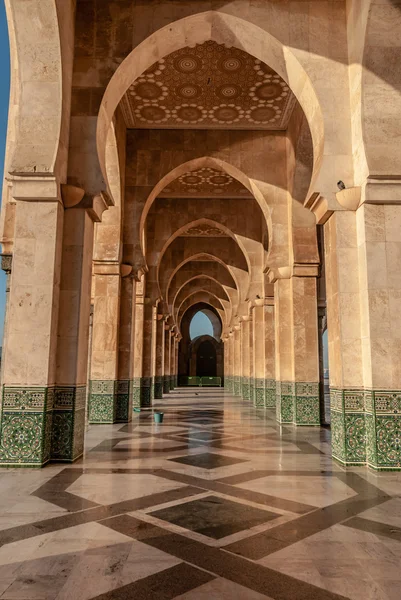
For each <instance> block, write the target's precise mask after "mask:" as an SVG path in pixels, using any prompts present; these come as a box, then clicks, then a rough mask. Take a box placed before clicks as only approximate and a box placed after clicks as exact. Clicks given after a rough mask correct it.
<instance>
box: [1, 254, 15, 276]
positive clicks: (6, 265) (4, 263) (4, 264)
mask: <svg viewBox="0 0 401 600" xmlns="http://www.w3.org/2000/svg"><path fill="white" fill-rule="evenodd" d="M0 256H1V268H2V270H3V271H4V272H5V273H7V275H9V274H10V273H11V269H12V264H13V255H12V254H0Z"/></svg>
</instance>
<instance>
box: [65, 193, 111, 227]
mask: <svg viewBox="0 0 401 600" xmlns="http://www.w3.org/2000/svg"><path fill="white" fill-rule="evenodd" d="M60 188H61V198H62V201H63V205H64V208H65V209H66V210H67V209H69V208H82V209H85V210H86V211H87V213H88V215H89V216H90V218H91V219H92V221H93V222H94V223H100V222H101V220H102V214H103V213H104V211H105V210H107V209H108V208H109V206H110V205H112V204H110V203H111V200H110V196H108V195H107V194H104V193H103V192H100V193H99V194H96V195H93V194H87V193H86V192H85V190H84V189H83V188H80V187H78V186H75V185H70V184H62V185H61V186H60Z"/></svg>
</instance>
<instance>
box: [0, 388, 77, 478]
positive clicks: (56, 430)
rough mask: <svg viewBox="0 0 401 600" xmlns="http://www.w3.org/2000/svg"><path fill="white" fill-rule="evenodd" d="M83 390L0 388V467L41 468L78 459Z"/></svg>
mask: <svg viewBox="0 0 401 600" xmlns="http://www.w3.org/2000/svg"><path fill="white" fill-rule="evenodd" d="M85 399H86V386H59V387H55V386H44V387H8V386H4V388H3V399H2V418H1V436H0V467H30V468H32V467H43V466H44V465H46V464H47V463H48V462H49V461H57V462H74V461H75V460H76V459H77V458H79V457H80V456H82V453H83V447H84V432H85Z"/></svg>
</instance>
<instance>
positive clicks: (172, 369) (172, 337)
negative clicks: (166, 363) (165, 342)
mask: <svg viewBox="0 0 401 600" xmlns="http://www.w3.org/2000/svg"><path fill="white" fill-rule="evenodd" d="M174 358H175V333H174V331H173V330H171V331H170V390H173V389H174V383H175V364H174Z"/></svg>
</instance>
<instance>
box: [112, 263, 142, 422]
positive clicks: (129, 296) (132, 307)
mask: <svg viewBox="0 0 401 600" xmlns="http://www.w3.org/2000/svg"><path fill="white" fill-rule="evenodd" d="M123 266H125V265H123ZM122 275H123V276H122V278H121V297H120V330H119V336H118V343H119V351H118V381H117V415H116V421H117V422H118V423H128V422H129V421H131V420H132V403H133V378H134V356H135V341H136V340H135V312H136V300H135V298H136V283H137V281H136V277H135V275H134V274H133V273H132V269H131V270H130V272H129V273H127V275H125V276H124V273H122Z"/></svg>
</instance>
